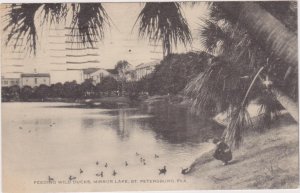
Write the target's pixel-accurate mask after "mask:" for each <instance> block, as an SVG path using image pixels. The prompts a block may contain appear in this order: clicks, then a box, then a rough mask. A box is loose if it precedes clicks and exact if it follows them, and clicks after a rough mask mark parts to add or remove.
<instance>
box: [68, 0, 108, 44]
mask: <svg viewBox="0 0 300 193" xmlns="http://www.w3.org/2000/svg"><path fill="white" fill-rule="evenodd" d="M72 10H73V17H72V23H71V34H72V35H73V37H74V38H75V39H73V41H74V42H82V44H83V45H84V46H88V45H91V46H92V47H94V41H97V38H99V40H102V39H103V38H104V32H105V28H106V26H110V18H109V16H108V15H107V13H106V11H105V9H104V8H103V6H102V4H101V3H73V4H72Z"/></svg>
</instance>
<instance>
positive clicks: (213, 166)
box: [188, 115, 299, 189]
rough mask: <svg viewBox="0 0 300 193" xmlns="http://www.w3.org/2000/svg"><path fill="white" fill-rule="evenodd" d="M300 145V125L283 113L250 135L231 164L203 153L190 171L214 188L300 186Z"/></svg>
mask: <svg viewBox="0 0 300 193" xmlns="http://www.w3.org/2000/svg"><path fill="white" fill-rule="evenodd" d="M298 148H299V138H298V125H297V124H296V123H295V122H294V121H293V120H292V118H291V117H289V115H283V116H282V117H281V118H280V119H279V120H277V121H276V122H274V123H273V126H272V128H271V129H270V130H267V131H265V132H264V133H251V134H249V135H248V136H246V137H245V139H244V143H243V145H242V147H241V148H240V149H236V150H233V161H232V163H231V164H229V165H227V166H223V165H222V163H221V162H220V161H218V160H214V159H209V158H207V157H206V158H205V156H203V157H202V158H201V157H200V158H198V159H197V160H196V161H195V162H194V163H193V164H194V165H193V166H194V167H193V170H192V172H191V173H190V174H188V175H194V176H195V177H197V178H200V179H203V180H205V181H206V182H208V183H209V185H208V186H209V188H210V189H245V188H252V189H253V188H259V189H265V188H268V189H271V188H287V189H289V188H298V187H299V167H298V166H299V160H298V152H299V149H298ZM206 156H207V155H206ZM205 159H206V161H204V160H205Z"/></svg>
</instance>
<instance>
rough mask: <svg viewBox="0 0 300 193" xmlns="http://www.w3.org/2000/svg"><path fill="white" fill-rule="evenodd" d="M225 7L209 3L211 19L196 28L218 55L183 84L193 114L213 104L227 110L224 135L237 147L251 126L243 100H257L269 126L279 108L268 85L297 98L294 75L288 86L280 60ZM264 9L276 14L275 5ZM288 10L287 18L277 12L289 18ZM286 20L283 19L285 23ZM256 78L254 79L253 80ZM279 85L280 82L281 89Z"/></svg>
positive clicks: (220, 3) (207, 44)
mask: <svg viewBox="0 0 300 193" xmlns="http://www.w3.org/2000/svg"><path fill="white" fill-rule="evenodd" d="M224 4H225V5H224ZM285 4H286V5H288V4H290V2H285ZM232 5H234V6H236V5H237V4H232ZM267 5H268V4H267ZM224 6H225V7H227V6H228V3H223V2H218V3H212V5H211V13H210V17H209V18H208V19H205V20H203V22H202V26H201V29H200V37H201V38H200V39H201V43H202V44H203V45H204V46H205V47H206V49H207V51H208V52H211V53H213V54H215V55H217V58H216V59H214V60H212V61H211V63H210V66H209V67H208V68H207V69H206V70H205V72H204V73H200V74H199V75H198V76H197V77H196V78H195V79H194V80H192V81H191V82H190V83H189V84H188V86H187V87H186V94H187V95H188V96H189V97H191V98H192V99H193V110H194V111H195V112H197V113H202V112H205V111H207V110H210V108H211V104H212V103H213V104H215V107H216V108H217V107H218V109H220V110H221V111H224V110H227V111H228V113H229V119H230V123H229V125H228V126H227V128H226V130H225V132H224V137H225V139H226V140H227V141H228V142H229V143H230V144H231V145H233V144H235V145H236V146H239V145H240V143H241V140H242V135H243V131H244V130H245V129H247V128H248V127H249V125H250V126H251V119H250V118H249V113H248V112H247V110H246V107H247V106H248V104H249V103H250V102H251V101H253V100H256V101H257V102H259V103H261V105H262V107H263V109H264V112H265V115H264V116H263V117H264V123H263V124H266V125H268V124H270V117H271V116H270V114H271V113H276V111H277V110H278V108H280V106H279V105H278V102H277V101H276V100H273V99H274V98H275V97H274V94H272V89H271V87H274V85H276V87H278V88H281V89H283V90H286V91H287V93H289V94H290V96H291V97H293V98H294V99H296V98H297V75H296V74H289V76H288V79H289V82H288V83H289V84H287V72H288V71H289V66H288V65H282V63H284V62H285V61H284V60H282V59H280V58H279V57H277V56H276V55H275V54H274V53H273V52H270V51H269V50H268V49H267V48H266V46H264V45H263V44H261V42H259V40H258V39H256V37H254V36H253V34H252V32H249V29H248V28H247V27H245V23H244V22H242V21H241V20H237V18H238V15H233V14H232V13H228V12H226V11H224ZM262 6H265V4H262ZM277 8H279V7H277ZM267 9H268V8H267ZM269 9H272V12H271V13H272V14H275V15H276V13H277V12H276V11H274V9H276V7H274V6H273V7H271V8H270V7H269ZM280 9H281V8H280ZM277 11H278V12H280V10H277ZM287 14H289V16H286V17H284V16H283V13H282V12H280V17H279V16H278V18H282V19H283V20H284V18H289V19H290V15H291V13H290V12H287ZM294 15H295V13H294ZM293 21H296V18H294V19H293ZM289 24H290V22H286V25H289ZM291 25H294V24H291ZM291 28H293V26H291ZM255 77H259V78H258V80H257V79H254V78H255ZM270 80H271V81H270ZM270 84H272V85H270ZM250 85H251V86H250ZM282 85H285V86H284V88H283V87H282ZM249 88H250V89H249ZM271 96H273V97H271ZM266 98H268V99H266ZM212 99H213V100H212ZM268 126H269V125H268Z"/></svg>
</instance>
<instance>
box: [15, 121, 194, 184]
mask: <svg viewBox="0 0 300 193" xmlns="http://www.w3.org/2000/svg"><path fill="white" fill-rule="evenodd" d="M54 125H55V123H51V124H50V125H49V126H50V127H52V126H54ZM19 129H20V130H22V129H23V127H21V126H20V127H19ZM30 132H31V130H28V133H30ZM135 155H136V156H137V157H139V158H140V163H141V164H143V165H146V164H147V163H146V159H145V158H143V157H142V156H141V154H140V153H138V152H136V153H135ZM154 158H155V159H158V158H159V155H157V154H154ZM96 165H97V166H99V165H100V163H99V161H96ZM124 165H125V167H127V166H128V165H129V164H128V162H127V161H125V162H124ZM104 167H105V168H108V163H107V162H106V163H105V164H104ZM189 170H190V168H185V169H183V168H181V174H187V173H188V172H189ZM82 173H84V171H83V170H82V169H81V168H80V169H79V175H81V174H82ZM166 173H167V167H166V166H163V167H162V168H160V169H158V175H161V174H163V175H166ZM117 174H118V172H117V171H116V170H115V169H114V170H113V172H112V176H116V175H117ZM96 176H97V177H101V178H102V177H104V172H103V171H101V172H98V173H96ZM68 179H69V180H70V181H71V180H75V179H76V176H73V175H70V176H69V178H68ZM48 180H49V181H53V180H54V178H53V177H51V176H48Z"/></svg>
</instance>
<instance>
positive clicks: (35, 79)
mask: <svg viewBox="0 0 300 193" xmlns="http://www.w3.org/2000/svg"><path fill="white" fill-rule="evenodd" d="M41 84H44V85H47V86H50V74H48V73H32V74H21V79H20V87H24V86H30V87H32V88H33V87H35V86H40V85H41Z"/></svg>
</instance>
